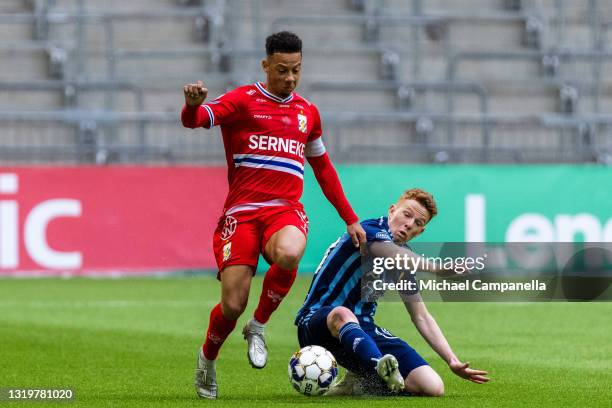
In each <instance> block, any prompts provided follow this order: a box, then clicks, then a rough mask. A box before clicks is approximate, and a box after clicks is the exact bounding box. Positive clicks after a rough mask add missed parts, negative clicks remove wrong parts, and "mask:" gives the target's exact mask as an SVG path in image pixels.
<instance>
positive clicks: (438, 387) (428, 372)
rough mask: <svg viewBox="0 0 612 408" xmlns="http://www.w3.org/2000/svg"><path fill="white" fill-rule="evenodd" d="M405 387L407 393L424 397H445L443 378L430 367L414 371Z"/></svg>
mask: <svg viewBox="0 0 612 408" xmlns="http://www.w3.org/2000/svg"><path fill="white" fill-rule="evenodd" d="M404 386H405V389H406V391H408V392H411V393H414V394H416V395H422V396H424V397H441V396H442V395H444V382H443V381H442V378H440V375H439V374H438V373H436V372H435V371H434V370H433V369H432V368H431V367H430V366H428V365H424V366H421V367H417V368H415V369H414V370H412V371H411V372H410V374H408V376H407V377H406V379H405V381H404Z"/></svg>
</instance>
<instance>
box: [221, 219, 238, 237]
mask: <svg viewBox="0 0 612 408" xmlns="http://www.w3.org/2000/svg"><path fill="white" fill-rule="evenodd" d="M237 225H238V221H237V220H236V219H235V218H234V217H232V216H231V215H228V216H227V217H225V221H223V228H222V229H221V239H222V240H224V241H225V240H226V239H229V238H230V237H231V236H232V235H234V232H236V226H237Z"/></svg>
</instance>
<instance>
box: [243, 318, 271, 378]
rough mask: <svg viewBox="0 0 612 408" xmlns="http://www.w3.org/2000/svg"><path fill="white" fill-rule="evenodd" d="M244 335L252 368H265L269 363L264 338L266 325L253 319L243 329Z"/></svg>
mask: <svg viewBox="0 0 612 408" xmlns="http://www.w3.org/2000/svg"><path fill="white" fill-rule="evenodd" d="M242 334H243V335H244V338H245V340H246V341H247V345H248V350H247V357H248V358H249V363H250V364H251V367H253V368H264V367H265V366H266V363H267V362H268V348H267V347H266V339H265V338H264V325H262V324H260V323H257V322H256V321H255V319H251V320H249V322H248V323H247V324H246V326H244V329H242Z"/></svg>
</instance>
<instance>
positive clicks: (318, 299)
mask: <svg viewBox="0 0 612 408" xmlns="http://www.w3.org/2000/svg"><path fill="white" fill-rule="evenodd" d="M361 225H362V226H363V229H364V230H365V232H366V239H367V242H368V243H372V242H375V241H382V242H393V238H392V234H391V231H390V230H389V225H388V220H387V218H386V217H380V218H374V219H369V220H365V221H363V222H361ZM361 274H362V271H361V255H360V253H359V249H358V248H355V246H354V245H353V242H352V241H351V238H350V237H349V235H348V234H347V233H344V234H343V235H342V236H341V237H340V238H338V240H337V241H336V242H334V243H333V244H331V246H330V247H329V248H328V249H327V251H326V252H325V255H324V256H323V259H322V260H321V263H320V264H319V267H318V268H317V270H316V272H315V274H314V276H313V280H312V283H311V284H310V289H308V294H307V295H306V300H305V301H304V304H303V305H302V307H301V309H300V310H299V311H298V313H297V316H296V318H295V324H296V325H298V324H301V323H305V322H307V321H308V319H310V317H311V316H312V315H313V314H314V313H315V312H316V311H317V310H319V309H320V308H321V307H324V306H333V307H335V306H344V307H346V308H348V309H350V310H352V311H353V313H354V314H355V316H357V318H358V319H359V320H360V321H365V322H371V321H372V318H373V316H374V313H376V302H363V301H362V296H361Z"/></svg>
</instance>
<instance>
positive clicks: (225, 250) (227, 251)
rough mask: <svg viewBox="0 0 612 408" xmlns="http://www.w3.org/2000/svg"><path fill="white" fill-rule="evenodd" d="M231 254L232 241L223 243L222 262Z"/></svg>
mask: <svg viewBox="0 0 612 408" xmlns="http://www.w3.org/2000/svg"><path fill="white" fill-rule="evenodd" d="M231 256H232V243H231V242H228V243H227V244H225V245H223V262H225V261H227V260H228V259H230V257H231Z"/></svg>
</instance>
